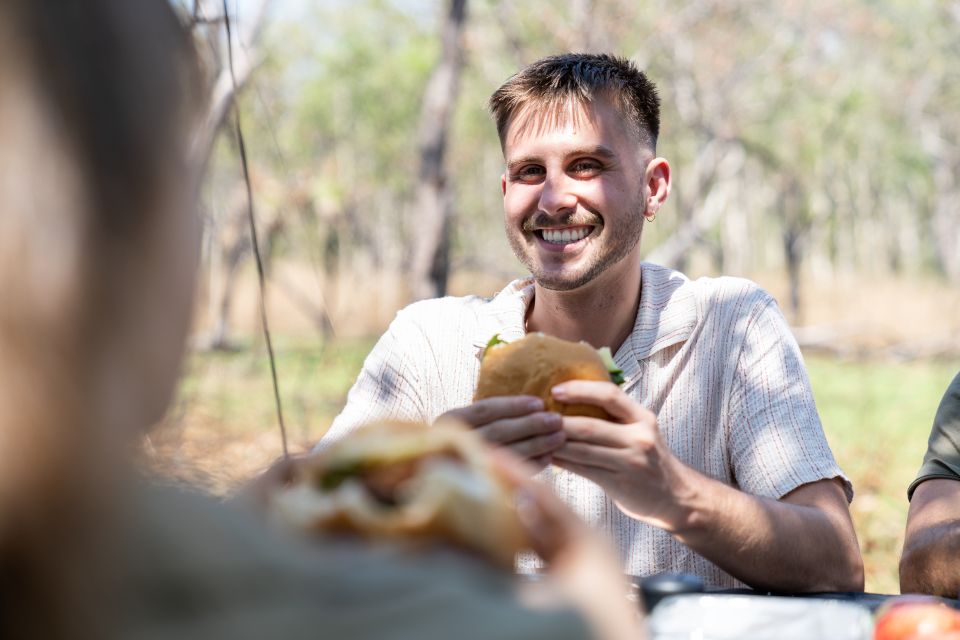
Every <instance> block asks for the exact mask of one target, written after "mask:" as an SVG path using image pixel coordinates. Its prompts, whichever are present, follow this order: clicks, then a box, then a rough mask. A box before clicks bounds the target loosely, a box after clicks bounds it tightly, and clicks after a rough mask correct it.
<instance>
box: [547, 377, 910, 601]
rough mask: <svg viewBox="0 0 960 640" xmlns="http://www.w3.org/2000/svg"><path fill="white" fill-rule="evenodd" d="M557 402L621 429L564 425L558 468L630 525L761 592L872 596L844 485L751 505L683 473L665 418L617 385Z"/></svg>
mask: <svg viewBox="0 0 960 640" xmlns="http://www.w3.org/2000/svg"><path fill="white" fill-rule="evenodd" d="M553 397H554V398H556V399H557V400H558V401H560V402H583V403H587V404H594V405H597V406H599V407H602V408H603V409H605V410H606V411H607V413H609V414H610V415H611V416H612V417H613V419H614V420H616V421H617V422H608V421H605V420H598V419H595V418H582V417H570V416H564V418H563V423H564V431H565V432H566V434H567V443H566V444H565V445H564V446H563V447H562V448H561V449H560V450H559V451H557V452H556V453H555V454H554V455H553V463H554V464H556V465H557V466H560V467H563V468H565V469H568V470H570V471H572V472H574V473H577V474H580V475H582V476H584V477H586V478H589V479H590V480H593V481H594V482H596V483H597V484H599V485H600V486H601V487H603V489H604V491H606V492H607V494H608V495H609V496H610V497H611V498H613V499H614V500H615V501H616V503H617V506H619V507H620V508H621V509H622V510H623V511H624V512H625V513H626V514H627V515H630V516H632V517H635V518H637V519H638V520H642V521H643V522H646V523H648V524H652V525H654V526H657V527H659V528H661V529H664V530H666V531H669V532H670V533H672V534H673V535H674V537H675V538H676V539H677V540H679V541H680V542H682V543H683V544H685V545H687V546H688V547H690V548H691V549H693V550H694V551H696V552H697V553H699V554H700V555H702V556H703V557H705V558H706V559H708V560H710V561H711V562H713V563H714V564H716V565H718V566H719V567H720V568H721V569H723V570H724V571H726V572H728V573H729V574H730V575H732V576H734V577H735V578H738V579H739V580H742V581H743V582H745V583H747V584H748V585H750V586H751V587H753V588H754V589H758V590H764V591H860V590H862V589H863V561H862V560H861V558H860V548H859V546H858V544H857V538H856V534H855V533H854V531H853V522H852V521H851V519H850V512H849V509H848V508H847V501H846V498H845V496H844V493H843V489H842V485H841V483H840V481H839V480H837V479H835V478H834V479H821V480H815V481H813V482H809V483H807V484H803V485H801V486H799V487H797V488H795V489H794V490H793V491H791V492H789V493H788V494H786V495H784V496H782V497H780V499H779V500H775V499H773V498H766V497H760V496H755V495H750V494H748V493H745V492H743V491H740V490H738V489H735V488H733V487H731V486H728V485H726V484H724V483H722V482H720V481H718V480H715V479H713V478H710V477H707V476H705V475H703V474H702V473H699V472H698V471H696V470H695V469H693V468H692V467H688V466H687V465H685V464H683V463H682V462H681V461H680V460H679V459H677V458H676V456H674V455H673V454H672V453H671V452H670V451H669V449H668V448H667V446H666V444H665V442H664V441H663V438H662V436H661V435H660V432H659V430H658V428H657V420H656V417H655V416H654V415H653V414H652V413H650V412H649V411H647V410H646V409H644V408H643V407H641V406H639V405H638V404H636V403H635V402H633V400H631V399H630V398H629V397H628V396H627V395H626V394H625V393H623V391H621V390H620V389H619V388H618V387H616V386H615V385H613V384H610V383H606V382H586V381H573V382H565V383H563V384H562V385H557V387H555V388H554V391H553ZM921 486H922V485H921Z"/></svg>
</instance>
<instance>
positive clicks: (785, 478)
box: [728, 291, 853, 501]
mask: <svg viewBox="0 0 960 640" xmlns="http://www.w3.org/2000/svg"><path fill="white" fill-rule="evenodd" d="M737 328H738V330H741V331H743V342H742V346H741V350H740V355H739V357H738V359H737V363H736V370H735V372H734V376H733V382H732V385H733V388H732V392H731V401H730V411H729V414H728V415H729V420H730V422H729V424H728V429H729V438H730V456H731V461H730V462H731V466H732V469H733V473H734V477H735V478H736V481H737V484H738V485H739V487H740V488H741V489H743V490H744V491H746V492H748V493H752V494H755V495H760V496H767V497H771V498H777V499H779V498H781V497H783V496H784V495H786V494H787V493H789V492H791V491H793V490H794V489H796V488H798V487H800V486H801V485H804V484H808V483H810V482H816V481H818V480H824V479H831V478H840V479H841V480H842V482H843V487H844V492H845V493H846V496H847V500H848V501H849V500H852V499H853V487H852V485H851V483H850V480H849V479H848V478H847V477H846V476H845V475H844V474H843V472H842V471H841V469H840V467H839V465H838V464H837V462H836V460H835V459H834V457H833V453H832V452H831V451H830V446H829V445H828V444H827V439H826V436H825V434H824V433H823V427H822V425H821V423H820V417H819V415H818V414H817V408H816V405H815V403H814V400H813V391H812V390H811V387H810V380H809V378H808V377H807V373H806V369H805V367H804V364H803V356H802V355H801V354H800V347H799V346H798V345H797V341H796V339H795V338H794V337H793V334H792V333H791V331H790V327H789V326H788V325H787V321H786V319H785V318H784V317H783V314H782V313H781V312H780V309H779V307H778V306H777V304H776V301H775V300H774V299H773V298H772V297H771V296H770V295H769V294H766V293H765V292H763V291H759V292H758V298H757V302H756V303H755V304H754V305H753V306H752V309H751V312H750V313H749V314H748V316H747V318H746V321H745V322H744V323H741V324H738V325H737Z"/></svg>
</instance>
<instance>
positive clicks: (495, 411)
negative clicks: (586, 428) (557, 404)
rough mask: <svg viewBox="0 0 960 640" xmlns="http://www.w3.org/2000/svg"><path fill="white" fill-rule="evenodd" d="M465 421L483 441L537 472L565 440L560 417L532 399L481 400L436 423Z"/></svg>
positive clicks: (453, 412) (444, 415)
mask: <svg viewBox="0 0 960 640" xmlns="http://www.w3.org/2000/svg"><path fill="white" fill-rule="evenodd" d="M446 418H453V419H455V420H459V421H460V422H465V423H467V424H468V425H470V426H471V427H473V428H474V429H476V430H477V432H478V433H479V434H480V435H482V436H483V437H484V438H485V439H486V440H487V441H489V442H492V443H494V444H499V445H503V446H505V447H507V448H509V449H510V450H511V451H513V453H514V454H515V455H517V456H519V457H521V458H524V459H526V460H530V461H531V462H533V463H534V464H535V465H536V466H537V467H538V468H539V469H542V468H543V467H545V466H546V465H548V464H550V462H551V457H552V455H553V453H554V452H555V451H557V449H559V448H560V447H561V446H563V443H564V442H565V441H566V437H565V435H564V432H563V425H562V422H561V420H560V415H559V414H556V413H549V412H545V411H544V410H543V400H541V399H540V398H536V397H533V396H504V397H500V398H485V399H483V400H478V401H476V402H474V403H473V404H471V405H468V406H466V407H462V408H460V409H453V410H451V411H448V412H446V413H444V414H443V415H442V416H440V418H438V420H443V419H446Z"/></svg>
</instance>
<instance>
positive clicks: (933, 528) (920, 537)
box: [900, 373, 960, 598]
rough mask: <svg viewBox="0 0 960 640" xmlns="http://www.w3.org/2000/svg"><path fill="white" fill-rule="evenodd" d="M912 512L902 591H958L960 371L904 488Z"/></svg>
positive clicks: (950, 593) (902, 568) (902, 567)
mask: <svg viewBox="0 0 960 640" xmlns="http://www.w3.org/2000/svg"><path fill="white" fill-rule="evenodd" d="M907 497H908V498H909V499H910V512H909V514H908V515H907V530H906V535H905V539H904V543H903V554H902V555H901V557H900V590H901V591H902V592H903V593H929V594H934V595H939V596H945V597H949V598H956V597H958V594H960V373H958V374H957V376H956V377H955V378H954V379H953V382H951V383H950V386H949V387H948V388H947V391H946V393H945V394H944V395H943V400H941V401H940V407H939V408H938V409H937V415H936V418H934V421H933V429H932V431H931V432H930V440H929V444H928V446H927V453H926V455H925V456H924V458H923V465H922V466H921V467H920V472H919V473H918V474H917V478H916V480H914V481H913V483H911V485H910V487H909V489H908V490H907Z"/></svg>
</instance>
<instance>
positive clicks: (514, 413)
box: [441, 396, 543, 427]
mask: <svg viewBox="0 0 960 640" xmlns="http://www.w3.org/2000/svg"><path fill="white" fill-rule="evenodd" d="M535 411H543V400H542V399H541V398H538V397H536V396H500V397H496V398H484V399H483V400H477V401H476V402H474V403H473V404H470V405H467V406H466V407H460V408H459V409H451V410H450V411H447V412H446V413H444V414H443V416H441V418H448V417H449V418H454V419H456V420H460V421H461V422H466V423H467V424H468V425H470V426H471V427H479V426H482V425H485V424H489V423H491V422H494V421H495V420H502V419H503V418H516V417H520V416H525V415H527V414H530V413H533V412H535Z"/></svg>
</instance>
